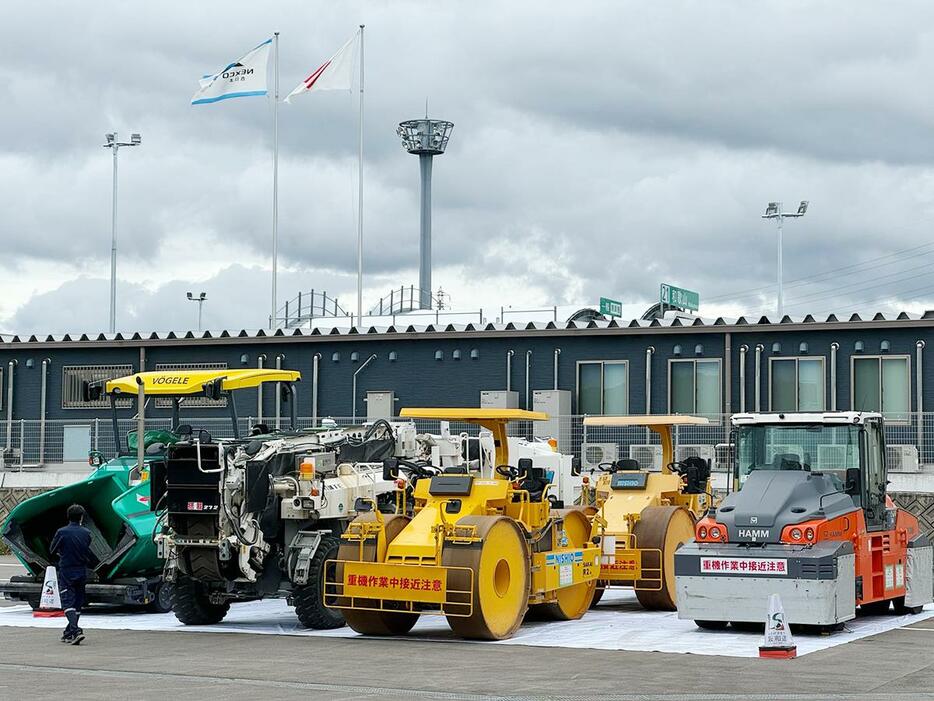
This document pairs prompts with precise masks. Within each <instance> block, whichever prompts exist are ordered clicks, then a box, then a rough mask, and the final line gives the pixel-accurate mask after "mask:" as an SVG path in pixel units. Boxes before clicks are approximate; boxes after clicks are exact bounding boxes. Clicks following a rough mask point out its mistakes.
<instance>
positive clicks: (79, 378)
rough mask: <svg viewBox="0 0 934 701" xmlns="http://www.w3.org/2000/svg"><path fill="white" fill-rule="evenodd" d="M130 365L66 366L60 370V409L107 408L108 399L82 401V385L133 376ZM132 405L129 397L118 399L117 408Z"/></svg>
mask: <svg viewBox="0 0 934 701" xmlns="http://www.w3.org/2000/svg"><path fill="white" fill-rule="evenodd" d="M133 372H134V371H133V366H132V365H66V366H65V367H63V368H62V409H97V408H101V407H109V406H110V399H109V398H108V397H107V396H106V395H102V396H101V398H100V399H98V400H96V401H93V402H86V401H84V383H85V382H102V381H105V380H112V379H114V378H115V377H125V376H126V375H132V374H133ZM132 405H133V400H132V399H131V398H129V397H127V398H126V399H118V400H117V406H118V407H121V408H126V407H129V406H132Z"/></svg>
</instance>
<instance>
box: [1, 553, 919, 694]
mask: <svg viewBox="0 0 934 701" xmlns="http://www.w3.org/2000/svg"><path fill="white" fill-rule="evenodd" d="M9 564H10V560H9V559H8V558H0V577H2V578H7V577H9V576H11V575H12V574H15V572H16V568H15V567H10V566H8V565H9ZM87 633H88V639H87V640H86V641H85V643H84V644H83V645H81V646H80V647H72V646H70V645H63V644H61V643H60V642H58V640H57V637H58V636H57V634H56V633H54V632H53V631H49V630H41V629H31V628H7V627H0V699H23V700H24V701H26V700H28V701H35V700H39V699H63V698H67V699H68V700H69V701H78V700H79V699H95V700H98V699H107V698H127V699H129V698H133V699H161V700H162V701H184V700H187V699H197V700H199V701H201V700H203V699H224V700H225V701H239V700H240V699H250V700H251V701H256V700H257V699H263V700H264V701H265V700H266V699H333V700H334V701H348V700H350V699H371V698H372V699H406V700H408V701H412V700H417V699H442V700H446V701H494V700H496V701H499V700H503V701H523V700H525V699H547V700H554V701H559V700H563V699H566V700H568V701H571V700H574V701H578V700H580V701H584V700H587V699H601V700H605V701H614V700H619V701H654V700H656V699H658V700H664V701H669V700H674V699H697V700H698V701H714V700H720V699H724V700H726V699H729V700H731V701H733V700H735V701H760V700H762V701H765V700H772V699H775V700H788V701H812V700H813V701H818V700H820V701H823V700H825V699H831V700H837V699H841V700H842V699H859V700H860V701H863V700H865V701H908V700H909V699H911V700H913V699H930V700H932V701H934V620H928V621H922V622H920V623H918V624H915V625H913V626H910V627H908V628H902V629H898V630H893V631H889V632H887V633H883V634H881V635H877V636H874V637H870V638H863V639H861V640H857V641H855V642H852V643H848V644H846V645H840V646H836V647H833V648H830V649H827V650H823V651H821V652H815V653H812V654H810V655H807V656H806V657H802V658H800V659H798V660H794V661H779V660H759V659H744V658H735V657H710V656H695V655H672V654H663V653H647V652H617V651H614V652H604V651H599V650H570V649H561V648H533V647H522V646H509V647H505V646H496V647H494V646H484V645H477V644H466V643H449V642H446V643H430V642H410V641H388V640H359V639H356V640H348V639H331V638H312V637H287V636H282V637H277V636H268V635H263V636H258V635H238V634H229V633H217V634H211V633H174V632H154V633H140V632H130V631H93V630H89V631H87Z"/></svg>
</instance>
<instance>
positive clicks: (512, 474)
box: [496, 465, 523, 482]
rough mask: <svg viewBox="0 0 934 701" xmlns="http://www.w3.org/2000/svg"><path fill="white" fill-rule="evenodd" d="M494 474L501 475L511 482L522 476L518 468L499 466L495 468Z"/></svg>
mask: <svg viewBox="0 0 934 701" xmlns="http://www.w3.org/2000/svg"><path fill="white" fill-rule="evenodd" d="M496 474H498V475H502V476H503V477H505V478H506V479H509V480H512V481H513V482H515V481H516V480H517V479H519V478H520V477H522V476H523V474H522V473H521V472H519V468H518V467H513V466H512V465H499V466H498V467H497V468H496Z"/></svg>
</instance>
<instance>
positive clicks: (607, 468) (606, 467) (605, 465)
mask: <svg viewBox="0 0 934 701" xmlns="http://www.w3.org/2000/svg"><path fill="white" fill-rule="evenodd" d="M597 469H598V470H600V472H616V465H614V464H613V463H611V462H601V463H600V464H599V465H597Z"/></svg>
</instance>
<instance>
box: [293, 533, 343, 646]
mask: <svg viewBox="0 0 934 701" xmlns="http://www.w3.org/2000/svg"><path fill="white" fill-rule="evenodd" d="M340 545H341V542H340V540H339V539H338V538H335V537H334V536H332V535H326V536H322V537H321V542H320V543H319V544H318V549H317V550H315V554H314V556H313V557H312V558H311V564H310V567H309V572H308V583H307V584H305V585H302V586H300V587H297V588H296V589H295V592H294V593H293V595H292V601H293V604H294V605H295V615H296V616H297V617H298V620H299V622H300V623H301V624H302V625H303V626H305V627H306V628H311V629H312V630H333V629H334V628H342V627H343V626H344V625H345V621H344V615H343V614H342V613H341V612H340V609H332V608H327V607H326V606H325V605H324V563H325V562H327V561H328V560H336V559H337V551H338V550H339V549H340Z"/></svg>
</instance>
